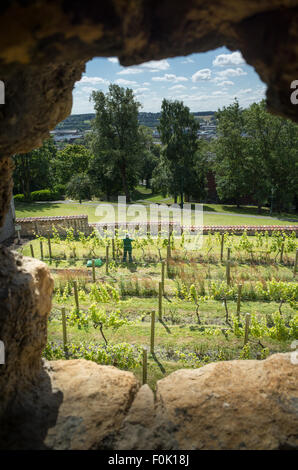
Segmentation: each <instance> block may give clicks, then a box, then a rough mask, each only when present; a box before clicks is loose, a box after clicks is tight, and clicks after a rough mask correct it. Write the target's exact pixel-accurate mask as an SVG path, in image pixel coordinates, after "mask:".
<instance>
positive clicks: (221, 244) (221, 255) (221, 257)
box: [220, 233, 225, 262]
mask: <svg viewBox="0 0 298 470" xmlns="http://www.w3.org/2000/svg"><path fill="white" fill-rule="evenodd" d="M224 240H225V234H224V233H222V234H221V242H220V261H221V262H222V260H223V250H224Z"/></svg>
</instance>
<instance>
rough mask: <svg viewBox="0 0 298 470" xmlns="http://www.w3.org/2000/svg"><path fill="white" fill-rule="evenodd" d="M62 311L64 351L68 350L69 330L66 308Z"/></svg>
mask: <svg viewBox="0 0 298 470" xmlns="http://www.w3.org/2000/svg"><path fill="white" fill-rule="evenodd" d="M61 313H62V331H63V348H64V352H65V353H66V352H67V332H66V317H65V308H64V307H63V308H62V309H61Z"/></svg>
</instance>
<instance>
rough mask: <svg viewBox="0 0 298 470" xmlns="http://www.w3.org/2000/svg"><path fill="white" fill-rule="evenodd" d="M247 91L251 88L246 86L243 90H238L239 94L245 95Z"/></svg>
mask: <svg viewBox="0 0 298 470" xmlns="http://www.w3.org/2000/svg"><path fill="white" fill-rule="evenodd" d="M247 93H252V89H251V88H246V89H244V90H243V89H242V90H239V91H238V94H239V95H246V94H247Z"/></svg>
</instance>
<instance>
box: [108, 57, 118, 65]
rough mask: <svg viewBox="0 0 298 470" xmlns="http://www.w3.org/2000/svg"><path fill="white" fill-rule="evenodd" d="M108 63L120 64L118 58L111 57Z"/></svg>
mask: <svg viewBox="0 0 298 470" xmlns="http://www.w3.org/2000/svg"><path fill="white" fill-rule="evenodd" d="M108 61H109V62H112V64H119V60H118V57H109V58H108Z"/></svg>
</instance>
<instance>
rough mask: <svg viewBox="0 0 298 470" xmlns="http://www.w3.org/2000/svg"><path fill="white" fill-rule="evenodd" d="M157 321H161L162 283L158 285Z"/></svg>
mask: <svg viewBox="0 0 298 470" xmlns="http://www.w3.org/2000/svg"><path fill="white" fill-rule="evenodd" d="M158 287H159V289H158V319H159V321H161V320H162V282H159V284H158Z"/></svg>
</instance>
